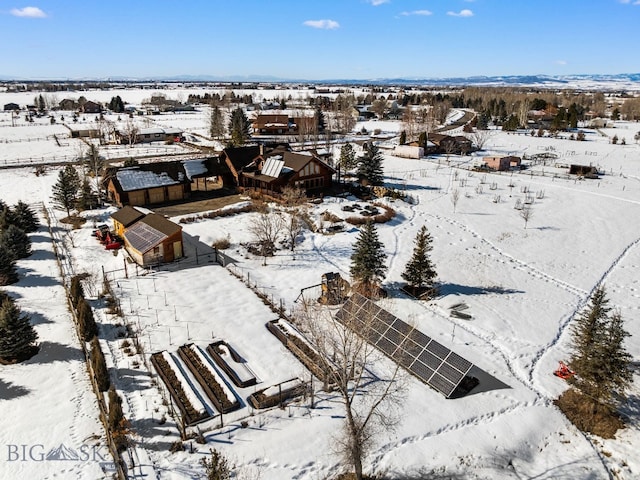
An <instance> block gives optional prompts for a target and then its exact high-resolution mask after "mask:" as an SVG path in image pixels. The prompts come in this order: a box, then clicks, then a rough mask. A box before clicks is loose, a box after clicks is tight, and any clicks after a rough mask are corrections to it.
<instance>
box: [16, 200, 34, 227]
mask: <svg viewBox="0 0 640 480" xmlns="http://www.w3.org/2000/svg"><path fill="white" fill-rule="evenodd" d="M13 216H14V217H15V224H16V226H18V228H20V229H21V230H23V231H25V232H26V233H31V232H35V231H36V230H38V227H39V226H40V222H39V221H38V218H37V217H36V215H35V213H33V210H31V208H30V207H29V205H27V204H26V203H24V202H23V201H19V202H18V203H17V204H16V206H15V207H14V208H13Z"/></svg>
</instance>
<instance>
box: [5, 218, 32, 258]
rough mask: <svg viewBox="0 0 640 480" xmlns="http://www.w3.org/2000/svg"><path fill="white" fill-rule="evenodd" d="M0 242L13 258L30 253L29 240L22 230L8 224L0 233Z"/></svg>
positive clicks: (25, 256)
mask: <svg viewBox="0 0 640 480" xmlns="http://www.w3.org/2000/svg"><path fill="white" fill-rule="evenodd" d="M0 244H2V245H4V246H5V247H6V248H7V250H8V251H9V254H10V255H11V256H12V258H13V259H14V260H20V259H21V258H27V257H28V256H29V255H31V240H30V239H29V236H28V235H27V234H26V233H24V231H23V230H21V229H20V228H18V227H16V226H15V225H9V226H8V227H7V228H5V229H4V230H2V233H1V234H0Z"/></svg>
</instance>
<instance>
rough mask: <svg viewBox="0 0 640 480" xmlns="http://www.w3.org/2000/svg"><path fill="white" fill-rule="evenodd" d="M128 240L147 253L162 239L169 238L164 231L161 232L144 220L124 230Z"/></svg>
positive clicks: (137, 248)
mask: <svg viewBox="0 0 640 480" xmlns="http://www.w3.org/2000/svg"><path fill="white" fill-rule="evenodd" d="M124 237H125V238H126V239H127V242H129V244H130V245H131V246H132V247H133V248H135V249H136V250H137V251H139V252H141V253H147V252H148V251H149V250H151V249H152V248H153V247H155V246H156V245H158V244H159V243H160V242H161V241H162V240H164V239H165V238H167V235H165V234H164V233H162V232H159V231H158V230H156V229H155V228H153V227H152V226H150V225H147V224H146V223H144V222H138V223H136V224H135V225H133V226H132V227H131V228H129V229H128V230H127V231H126V232H124Z"/></svg>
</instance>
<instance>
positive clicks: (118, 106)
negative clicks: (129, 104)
mask: <svg viewBox="0 0 640 480" xmlns="http://www.w3.org/2000/svg"><path fill="white" fill-rule="evenodd" d="M109 110H111V111H112V112H114V113H123V112H124V102H123V101H122V98H120V95H118V96H115V97H111V100H110V101H109Z"/></svg>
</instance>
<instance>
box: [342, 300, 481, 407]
mask: <svg viewBox="0 0 640 480" xmlns="http://www.w3.org/2000/svg"><path fill="white" fill-rule="evenodd" d="M335 318H336V319H337V320H338V321H339V322H341V323H342V324H343V325H345V326H346V327H349V328H351V329H353V330H354V331H356V332H357V333H359V334H360V335H361V336H362V337H363V338H365V339H366V340H367V341H368V342H369V343H371V344H372V345H374V346H375V347H376V348H378V350H380V351H381V352H383V353H384V354H385V355H387V356H388V357H389V358H392V359H393V360H395V361H396V362H397V363H398V365H400V366H401V367H403V368H406V369H407V370H408V371H409V372H410V373H411V374H413V375H415V376H416V377H418V378H419V379H420V380H421V381H423V382H424V383H426V384H427V385H429V386H430V387H432V388H434V389H435V390H437V391H439V392H440V393H442V394H443V395H444V396H445V397H449V396H451V394H452V393H453V392H454V391H455V389H456V388H457V386H458V385H459V384H460V382H462V380H463V379H464V377H465V376H466V375H467V373H469V370H470V369H471V367H472V366H473V364H472V363H471V362H470V361H468V360H466V359H464V358H462V357H461V356H460V355H458V354H456V353H454V352H452V351H451V350H449V349H448V348H447V347H445V346H444V345H442V344H441V343H439V342H437V341H435V340H433V339H432V338H431V337H429V336H427V335H425V334H424V333H422V332H421V331H419V330H417V329H416V328H414V327H412V326H411V325H409V324H407V323H406V322H404V321H403V320H401V319H399V318H397V317H395V316H394V315H393V314H391V313H389V312H387V311H386V310H383V309H382V308H380V307H379V306H378V305H376V304H375V303H374V302H372V301H371V300H369V299H368V298H366V297H364V296H363V295H360V294H357V293H356V294H354V295H352V296H351V297H350V298H349V299H348V300H347V301H346V302H345V304H344V305H343V306H342V308H341V309H340V310H339V311H338V312H337V313H336V315H335Z"/></svg>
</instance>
